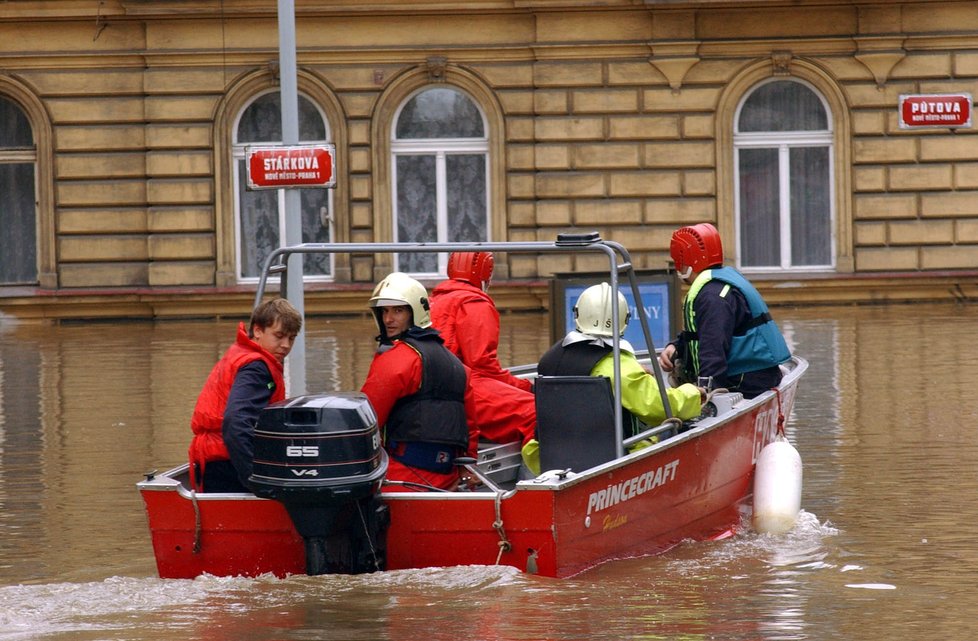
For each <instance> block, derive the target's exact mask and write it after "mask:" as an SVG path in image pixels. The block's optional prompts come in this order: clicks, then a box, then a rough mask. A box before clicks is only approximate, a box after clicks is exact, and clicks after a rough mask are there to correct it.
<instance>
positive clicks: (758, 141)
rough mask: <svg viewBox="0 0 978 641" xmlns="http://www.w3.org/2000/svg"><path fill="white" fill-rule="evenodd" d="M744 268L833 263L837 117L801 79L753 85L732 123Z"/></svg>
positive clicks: (826, 265) (812, 267)
mask: <svg viewBox="0 0 978 641" xmlns="http://www.w3.org/2000/svg"><path fill="white" fill-rule="evenodd" d="M734 123H735V128H734V136H733V142H734V154H735V158H736V162H735V163H734V166H735V172H736V174H735V184H736V185H737V191H736V201H735V202H736V212H737V240H738V252H737V256H738V259H739V265H738V266H739V267H741V268H743V269H745V270H752V271H765V270H769V271H773V270H781V269H791V270H794V271H798V270H815V269H822V270H824V269H831V268H833V267H834V266H835V255H834V252H833V248H834V240H833V233H834V232H833V230H834V218H835V216H834V211H833V209H834V206H833V203H834V202H835V197H834V186H833V181H832V176H833V168H832V159H833V148H832V145H833V143H832V139H833V132H832V119H831V112H830V111H829V109H828V107H827V104H826V102H825V100H824V99H823V98H822V96H820V95H819V94H818V93H817V92H816V91H815V90H814V89H813V88H812V87H811V86H810V85H808V84H806V83H803V82H801V81H798V80H785V79H774V80H770V81H767V82H764V83H762V84H760V85H758V86H757V87H755V88H754V89H753V90H752V91H751V92H750V93H749V94H748V95H747V97H746V98H745V99H744V101H743V102H742V103H741V105H740V107H739V109H738V110H737V114H736V116H735V119H734Z"/></svg>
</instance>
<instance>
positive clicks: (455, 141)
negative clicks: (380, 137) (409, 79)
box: [390, 86, 492, 278]
mask: <svg viewBox="0 0 978 641" xmlns="http://www.w3.org/2000/svg"><path fill="white" fill-rule="evenodd" d="M433 88H434V87H425V88H424V89H421V90H419V91H415V92H414V93H412V94H411V95H410V96H408V97H407V98H405V99H404V101H403V102H401V105H400V106H399V107H398V108H397V111H396V112H395V113H394V119H393V122H392V126H391V184H390V187H391V211H392V214H393V235H394V242H400V239H399V238H398V232H397V229H398V225H397V221H398V211H397V158H398V156H418V155H426V156H431V155H433V156H434V157H435V222H436V224H437V232H436V233H437V242H442V243H443V242H447V241H448V179H447V175H448V172H447V169H446V158H447V157H448V156H452V155H475V154H481V155H482V158H483V162H484V163H485V172H486V185H485V194H486V202H485V206H486V223H485V225H486V241H490V240H492V209H491V207H490V194H491V191H492V190H491V189H490V185H491V184H492V175H491V171H490V170H491V164H490V162H489V135H488V132H489V123H488V121H487V120H486V114H485V111H484V110H483V109H482V106H481V105H480V104H479V103H478V102H477V101H476V100H475V98H473V97H472V96H471V95H470V94H469V93H468V92H466V91H464V90H462V89H460V88H459V87H454V86H452V87H440V88H443V89H451V90H453V91H457V92H459V93H461V94H462V95H464V96H465V97H466V98H468V99H469V100H471V101H472V104H473V105H475V107H476V109H478V111H479V116H480V117H481V118H482V131H484V132H486V135H484V136H482V137H481V138H413V139H411V138H409V139H399V138H397V137H396V132H397V122H398V120H399V119H400V117H401V112H402V111H403V109H404V107H405V106H406V105H407V104H408V103H409V102H410V101H411V100H412V99H413V98H414V97H415V96H417V95H418V94H420V93H424V92H425V91H428V90H430V89H433ZM399 261H400V255H399V254H395V255H394V264H395V265H398V264H399ZM447 270H448V255H447V254H445V253H439V254H438V271H437V272H433V273H432V272H412V274H411V275H412V276H415V277H418V278H437V277H443V276H445V274H446V273H447Z"/></svg>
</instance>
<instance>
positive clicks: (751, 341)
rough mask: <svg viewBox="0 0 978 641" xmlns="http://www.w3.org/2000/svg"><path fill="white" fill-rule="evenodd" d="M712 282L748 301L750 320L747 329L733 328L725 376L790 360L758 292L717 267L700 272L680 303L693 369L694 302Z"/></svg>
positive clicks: (733, 273)
mask: <svg viewBox="0 0 978 641" xmlns="http://www.w3.org/2000/svg"><path fill="white" fill-rule="evenodd" d="M711 280H718V281H720V282H722V283H726V284H728V285H731V286H733V287H736V288H737V289H738V290H740V293H741V294H743V295H744V298H745V299H746V300H747V306H748V308H749V309H750V313H751V320H750V321H749V322H748V323H746V326H743V327H736V328H734V336H733V339H732V341H731V345H730V353H729V354H728V355H727V375H728V376H735V375H737V374H744V373H746V372H754V371H757V370H762V369H767V368H768V367H772V366H774V365H780V364H781V363H784V362H785V361H787V360H789V359H790V358H791V351H790V350H789V349H788V345H787V343H785V342H784V337H783V336H782V335H781V331H780V330H779V329H778V326H777V324H776V323H775V322H774V319H773V318H771V314H770V313H769V312H768V308H767V304H766V303H765V302H764V299H763V298H761V295H760V294H759V293H758V291H757V290H756V289H755V288H754V286H753V285H751V284H750V281H748V280H747V279H746V278H744V277H743V276H742V275H741V273H740V272H738V271H737V270H736V269H734V268H732V267H719V268H716V269H708V270H706V271H704V272H702V273H701V274H700V275H699V276H698V277H697V278H696V281H695V282H694V283H693V286H692V287H691V288H690V290H689V292H688V293H687V294H686V299H685V301H683V314H684V316H685V320H686V332H685V333H684V334H685V336H686V339H687V344H688V347H689V352H688V353H689V354H692V355H694V360H696V361H697V362H696V364H695V368H696V370H697V371H698V370H699V363H698V356H696V355H698V354H699V338H698V336H697V333H696V318H695V315H694V314H693V301H694V300H695V299H696V295H697V294H699V292H700V290H701V289H702V288H703V286H704V285H706V284H707V283H708V282H710V281H711ZM693 380H695V379H693Z"/></svg>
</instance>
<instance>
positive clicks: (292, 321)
mask: <svg viewBox="0 0 978 641" xmlns="http://www.w3.org/2000/svg"><path fill="white" fill-rule="evenodd" d="M277 320H281V321H282V331H283V332H285V333H287V334H298V333H299V330H300V329H302V316H301V315H300V314H299V311H298V310H297V309H296V308H295V307H293V306H292V303H290V302H289V301H287V300H286V299H284V298H273V299H271V300H267V301H265V302H264V303H262V304H261V305H259V306H258V307H256V308H255V311H253V312H252V313H251V323H250V324H249V325H248V334H249V335H250V334H253V333H254V332H253V330H254V327H255V326H256V325H257V326H258V327H260V328H262V329H267V328H269V327H271V326H272V325H274V324H275V321H277ZM252 338H254V336H252Z"/></svg>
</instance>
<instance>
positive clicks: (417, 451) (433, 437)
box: [361, 272, 478, 492]
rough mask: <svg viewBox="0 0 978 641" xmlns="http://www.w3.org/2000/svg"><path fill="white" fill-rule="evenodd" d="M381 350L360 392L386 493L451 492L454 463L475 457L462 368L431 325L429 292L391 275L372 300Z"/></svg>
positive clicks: (455, 481) (454, 485)
mask: <svg viewBox="0 0 978 641" xmlns="http://www.w3.org/2000/svg"><path fill="white" fill-rule="evenodd" d="M370 307H371V308H372V309H373V312H374V315H375V318H376V321H377V327H378V329H379V330H380V335H379V336H378V341H379V342H380V346H379V348H378V349H377V353H376V354H375V355H374V359H373V361H372V362H371V363H370V371H369V372H368V373H367V379H366V381H364V383H363V386H362V387H361V391H362V392H363V393H364V394H366V395H367V398H368V399H369V400H370V404H371V406H373V408H374V411H375V412H376V414H377V423H378V424H379V425H380V426H381V428H382V430H383V435H384V448H385V449H386V450H387V453H388V455H389V456H390V463H389V465H388V467H387V477H386V478H387V480H388V481H394V483H392V484H389V485H387V486H386V487H385V489H384V491H385V492H390V491H411V490H426V489H441V490H454V489H456V488H457V486H458V483H459V472H458V468H457V467H456V465H455V458H456V457H457V456H460V455H462V454H466V453H468V454H474V453H475V449H476V444H477V439H478V434H477V432H471V433H470V431H469V426H468V421H467V420H466V397H467V388H468V377H467V374H466V370H465V366H464V365H462V363H461V361H459V360H458V358H456V356H455V355H454V354H452V353H451V352H450V351H448V350H447V349H445V346H444V345H443V344H442V340H441V337H440V336H439V333H438V331H437V330H435V329H433V328H432V326H431V317H430V314H429V309H428V308H429V305H428V294H427V291H426V290H425V288H424V286H423V285H422V284H421V283H419V282H418V281H416V280H415V279H413V278H411V277H410V276H408V275H407V274H403V273H400V272H395V273H393V274H390V275H389V276H387V277H386V278H385V279H384V280H382V281H381V282H380V283H379V284H378V285H377V287H375V288H374V291H373V295H372V296H371V298H370Z"/></svg>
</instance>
